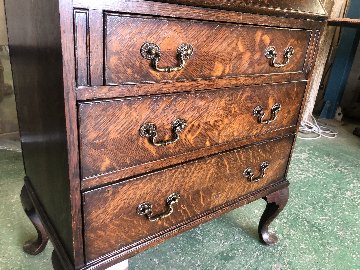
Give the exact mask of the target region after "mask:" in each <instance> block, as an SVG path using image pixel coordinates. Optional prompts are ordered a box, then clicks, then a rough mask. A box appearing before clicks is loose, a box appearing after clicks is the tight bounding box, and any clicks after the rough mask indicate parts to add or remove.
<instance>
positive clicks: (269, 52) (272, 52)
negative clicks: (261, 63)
mask: <svg viewBox="0 0 360 270" xmlns="http://www.w3.org/2000/svg"><path fill="white" fill-rule="evenodd" d="M293 55H294V48H293V47H291V46H290V47H287V48H286V49H285V50H284V62H283V63H282V64H281V63H276V57H277V52H276V49H275V47H274V46H270V47H268V48H267V49H266V50H265V57H266V58H268V59H270V66H272V67H276V68H280V67H284V66H286V65H287V64H289V62H290V58H291V56H293Z"/></svg>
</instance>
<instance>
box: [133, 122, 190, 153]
mask: <svg viewBox="0 0 360 270" xmlns="http://www.w3.org/2000/svg"><path fill="white" fill-rule="evenodd" d="M186 125H187V123H186V121H185V120H183V119H176V120H175V121H174V122H172V125H171V130H172V134H173V135H172V139H171V140H168V141H158V142H157V141H156V137H157V127H156V125H155V124H154V123H145V124H143V125H142V126H141V127H140V131H139V133H140V136H142V137H147V138H149V142H150V143H151V144H153V145H155V146H166V145H169V144H172V143H175V142H177V141H178V140H179V139H180V136H179V134H180V133H181V132H182V131H183V130H184V129H185V127H186Z"/></svg>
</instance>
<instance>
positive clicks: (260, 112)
mask: <svg viewBox="0 0 360 270" xmlns="http://www.w3.org/2000/svg"><path fill="white" fill-rule="evenodd" d="M280 110H281V104H280V103H276V104H274V105H273V106H272V108H271V116H270V119H268V120H264V117H265V112H264V108H263V107H262V106H260V105H259V106H256V107H255V109H254V111H253V114H254V116H255V117H257V120H258V123H259V124H270V123H271V122H273V121H274V120H276V117H277V116H278V113H279V112H280Z"/></svg>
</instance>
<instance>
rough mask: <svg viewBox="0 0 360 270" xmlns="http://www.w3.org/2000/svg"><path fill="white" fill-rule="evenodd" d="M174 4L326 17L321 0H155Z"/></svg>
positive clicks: (281, 14) (292, 15)
mask: <svg viewBox="0 0 360 270" xmlns="http://www.w3.org/2000/svg"><path fill="white" fill-rule="evenodd" d="M155 1H158V2H167V3H174V4H183V5H191V6H200V7H207V8H216V9H225V10H233V11H240V12H250V13H258V14H264V15H278V16H289V17H294V16H295V17H315V18H326V17H327V14H326V11H325V9H324V7H323V4H322V1H321V0H155Z"/></svg>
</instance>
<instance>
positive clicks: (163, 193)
mask: <svg viewBox="0 0 360 270" xmlns="http://www.w3.org/2000/svg"><path fill="white" fill-rule="evenodd" d="M292 141H293V136H289V137H286V138H284V139H281V140H274V141H271V142H268V143H266V144H264V143H263V144H260V145H255V146H251V147H247V148H244V149H239V150H235V151H230V152H228V153H223V154H219V155H215V156H213V157H209V158H204V159H200V160H198V161H195V162H190V163H187V164H186V165H181V166H178V167H174V168H171V169H166V170H163V171H159V172H156V173H152V174H149V175H145V176H142V177H138V178H135V179H132V180H131V181H128V182H126V183H120V184H116V185H111V186H108V187H104V188H100V189H96V190H94V191H90V192H86V193H85V194H84V197H83V200H84V204H83V205H84V222H85V223H84V229H85V253H86V260H87V261H91V260H94V259H96V258H97V257H99V256H101V255H104V254H106V253H108V252H111V251H113V250H117V249H121V248H125V247H126V246H128V245H130V244H132V243H135V242H137V241H140V240H141V239H146V240H150V239H151V236H152V235H155V234H157V233H160V232H161V231H163V230H166V229H168V228H175V227H176V225H178V224H180V223H183V222H186V221H188V220H190V219H191V218H196V216H197V215H200V214H202V213H204V212H206V211H209V210H211V209H213V208H215V207H217V206H219V205H222V204H224V203H225V202H228V201H232V200H235V199H237V198H238V197H240V196H241V195H244V194H247V193H250V192H252V191H254V190H256V189H260V188H261V187H264V186H267V185H269V184H270V183H272V182H274V181H276V180H281V179H282V178H283V177H284V172H285V169H286V166H287V160H288V158H289V153H290V149H291V145H292ZM263 161H268V162H269V163H270V166H269V168H268V170H267V171H266V176H265V178H263V179H262V180H260V181H259V182H256V183H255V182H253V183H250V182H248V181H247V179H246V178H245V177H244V176H243V171H244V170H245V169H246V168H247V167H252V168H253V169H254V171H255V174H257V173H258V167H259V165H260V164H261V163H262V162H263ZM159 186H161V189H159V188H158V187H159ZM173 192H179V193H180V195H181V199H180V201H179V203H178V204H176V205H175V210H174V213H173V214H172V215H170V216H169V217H167V218H165V219H163V220H161V221H158V222H155V223H153V222H149V221H148V220H147V219H146V218H145V217H144V216H140V215H138V214H137V213H136V209H137V207H138V205H139V204H140V203H142V202H151V203H152V204H153V205H154V212H155V213H161V212H164V211H165V210H166V207H165V202H164V200H165V199H166V198H167V197H168V196H169V195H170V194H171V193H173ZM104 228H106V229H104Z"/></svg>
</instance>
